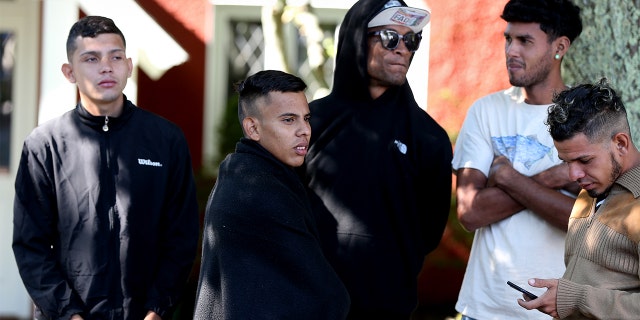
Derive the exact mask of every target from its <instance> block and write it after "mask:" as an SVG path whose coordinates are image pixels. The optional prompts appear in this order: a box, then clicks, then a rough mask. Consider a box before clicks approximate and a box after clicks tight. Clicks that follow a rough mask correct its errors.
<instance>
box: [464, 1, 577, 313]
mask: <svg viewBox="0 0 640 320" xmlns="http://www.w3.org/2000/svg"><path fill="white" fill-rule="evenodd" d="M501 17H502V19H504V20H505V21H507V26H506V29H505V31H504V36H505V54H506V66H507V71H508V73H509V82H510V83H511V85H513V87H511V88H509V89H507V90H504V91H501V92H497V93H493V94H490V95H488V96H485V97H483V98H480V99H479V100H478V101H476V102H475V103H474V104H473V105H472V106H471V108H470V109H469V111H468V113H467V117H466V119H465V121H464V123H463V125H462V128H461V130H460V134H459V136H458V140H457V142H456V146H455V150H454V158H453V161H452V166H453V170H454V172H455V174H456V175H457V187H456V196H457V201H458V204H457V211H458V218H459V220H460V223H461V224H462V226H463V227H464V228H465V229H467V230H469V231H475V235H474V240H473V246H472V249H471V256H470V258H469V263H468V266H467V270H466V272H465V277H464V280H463V283H462V288H461V290H460V294H459V297H458V301H457V303H456V310H457V311H458V312H460V313H461V314H462V316H463V318H462V319H477V320H486V319H547V318H548V316H546V315H545V314H542V313H540V312H534V311H528V310H524V309H522V308H519V306H518V305H517V304H516V303H515V301H516V300H517V299H518V298H520V297H522V294H520V293H519V292H518V291H515V290H513V289H512V288H510V287H509V286H507V284H506V282H507V281H512V282H514V283H516V284H520V285H521V286H525V287H526V289H530V291H534V293H535V292H537V291H535V290H536V288H531V287H529V286H526V280H527V279H529V278H530V277H532V276H538V277H543V278H544V277H549V278H558V277H560V276H562V274H563V272H564V260H563V253H564V238H565V235H566V229H567V223H568V219H569V214H570V212H571V208H572V206H573V202H574V194H575V193H577V191H578V189H579V188H578V186H577V184H575V183H573V182H571V181H570V179H569V175H568V169H567V166H566V165H562V164H561V161H560V160H559V159H558V154H557V151H556V149H555V148H554V145H553V140H552V139H551V136H550V135H549V132H548V131H547V127H546V126H545V123H544V122H545V120H546V117H547V108H548V106H549V105H550V104H551V100H552V98H553V95H554V94H555V93H558V92H560V91H562V90H564V89H566V88H567V86H566V85H565V84H564V82H563V80H562V76H561V68H560V67H561V63H562V58H563V57H564V55H565V54H566V53H567V51H568V50H569V47H570V46H571V44H572V43H573V41H574V40H575V39H576V37H578V35H579V34H580V33H581V31H582V22H581V19H580V9H579V8H578V7H576V6H575V5H573V4H572V3H571V2H570V1H569V0H563V1H554V0H511V1H509V2H508V3H507V4H506V5H505V7H504V11H503V13H502V15H501ZM569 191H571V192H569ZM543 275H544V276H543Z"/></svg>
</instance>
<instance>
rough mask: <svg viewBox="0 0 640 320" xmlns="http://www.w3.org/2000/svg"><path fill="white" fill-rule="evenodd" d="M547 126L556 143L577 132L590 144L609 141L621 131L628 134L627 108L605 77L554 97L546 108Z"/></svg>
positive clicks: (571, 136)
mask: <svg viewBox="0 0 640 320" xmlns="http://www.w3.org/2000/svg"><path fill="white" fill-rule="evenodd" d="M546 124H547V125H548V126H549V133H551V137H552V138H553V140H555V141H565V140H567V139H571V138H573V137H574V136H576V135H577V134H580V133H583V134H584V135H585V136H586V137H587V139H588V140H589V142H592V143H594V142H601V141H605V139H607V138H608V139H611V138H612V137H613V136H614V135H615V134H617V133H620V132H625V133H627V134H629V135H630V132H629V120H628V119H627V111H626V108H625V107H624V104H623V103H622V99H621V98H620V96H619V95H618V94H617V93H616V91H615V90H614V89H612V88H611V87H610V86H609V84H608V82H607V79H606V78H602V79H600V81H598V82H596V83H595V84H581V85H579V86H576V87H573V88H570V89H567V90H565V91H562V92H560V93H559V94H557V95H556V96H555V97H554V98H553V104H552V105H551V106H550V107H549V114H548V117H547V121H546Z"/></svg>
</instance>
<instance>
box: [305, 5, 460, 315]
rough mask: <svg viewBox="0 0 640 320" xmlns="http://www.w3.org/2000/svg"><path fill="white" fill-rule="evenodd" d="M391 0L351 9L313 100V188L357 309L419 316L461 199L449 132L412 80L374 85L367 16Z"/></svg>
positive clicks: (328, 246)
mask: <svg viewBox="0 0 640 320" xmlns="http://www.w3.org/2000/svg"><path fill="white" fill-rule="evenodd" d="M386 2H387V0H360V1H358V2H356V3H355V4H354V5H353V7H351V9H350V10H349V11H348V12H347V14H346V16H345V18H344V20H343V23H342V25H341V27H340V34H339V39H338V51H337V56H336V68H335V73H334V78H333V79H334V81H333V89H332V91H331V94H330V95H329V96H327V97H325V98H322V99H319V100H316V101H313V102H311V103H310V104H309V107H310V109H311V114H312V117H311V131H312V135H311V141H310V143H311V146H310V149H309V153H308V154H307V157H306V174H307V175H308V178H309V179H310V180H309V187H310V188H311V191H312V192H311V194H310V197H311V198H312V203H313V210H314V213H315V214H316V215H318V217H319V221H320V222H319V225H318V228H319V231H320V236H321V242H322V245H323V248H324V251H325V254H326V256H327V259H328V260H329V261H330V262H331V263H332V265H333V267H334V268H335V270H336V272H337V273H338V275H339V276H340V278H341V279H342V281H343V282H344V283H345V285H346V287H347V289H348V291H349V295H350V296H351V312H350V316H349V317H350V319H358V318H364V319H367V318H376V319H380V318H386V319H398V318H405V319H408V318H409V314H410V313H411V311H412V310H413V309H414V308H415V306H416V304H417V276H418V273H419V272H420V270H421V267H422V264H423V261H424V258H425V256H426V255H427V254H428V253H429V252H431V251H432V250H433V249H434V248H436V246H437V245H438V243H439V242H440V238H441V237H442V233H443V231H444V227H445V224H446V222H447V218H448V214H449V208H450V204H451V203H450V201H451V178H452V176H451V158H452V148H451V143H450V141H449V137H448V136H447V133H446V132H445V131H444V129H443V128H442V127H440V125H438V123H436V121H434V120H433V119H432V118H431V117H430V116H429V115H428V114H427V113H426V112H424V110H422V109H420V107H419V106H418V104H417V103H416V101H415V99H414V97H413V93H412V91H411V88H410V87H409V83H407V82H405V83H404V84H403V85H400V86H396V87H390V88H389V89H387V90H386V91H385V93H384V94H382V96H380V97H378V98H377V99H373V98H372V97H371V94H370V93H369V83H370V77H369V75H368V71H367V51H368V39H369V35H368V28H367V24H368V21H370V20H371V19H372V18H373V17H374V16H375V15H376V14H377V13H378V12H380V10H381V9H382V8H383V6H384V5H385V4H386ZM401 3H403V2H402V1H401ZM378 45H379V44H378ZM425 76H426V75H425Z"/></svg>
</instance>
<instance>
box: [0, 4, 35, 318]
mask: <svg viewBox="0 0 640 320" xmlns="http://www.w3.org/2000/svg"><path fill="white" fill-rule="evenodd" d="M0 31H1V32H12V33H14V34H15V39H16V52H15V62H16V65H15V66H14V74H13V84H14V86H13V93H12V94H13V105H14V110H13V112H12V119H11V142H10V143H11V147H10V155H9V170H8V172H4V173H0V257H2V259H0V288H2V290H0V318H5V317H6V318H10V317H13V318H18V319H27V318H30V317H31V314H32V309H33V307H32V304H31V300H30V299H29V296H28V295H27V292H26V290H25V288H24V285H23V284H22V280H21V279H20V276H19V274H18V268H17V266H16V263H15V259H14V258H13V250H12V249H11V242H12V238H13V237H12V235H13V197H14V180H15V175H16V171H17V168H18V163H19V161H20V152H21V150H22V142H23V140H24V138H25V137H26V136H27V135H28V134H29V132H30V131H31V130H32V129H33V128H34V127H35V126H36V123H37V119H36V115H37V109H38V86H37V83H38V65H39V63H38V56H39V55H38V52H39V32H40V3H39V1H29V0H16V1H0Z"/></svg>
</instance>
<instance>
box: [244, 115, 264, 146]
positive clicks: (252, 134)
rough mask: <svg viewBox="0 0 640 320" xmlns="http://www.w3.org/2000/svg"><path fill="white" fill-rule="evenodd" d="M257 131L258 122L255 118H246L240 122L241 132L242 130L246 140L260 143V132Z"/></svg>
mask: <svg viewBox="0 0 640 320" xmlns="http://www.w3.org/2000/svg"><path fill="white" fill-rule="evenodd" d="M258 129H259V122H258V120H257V119H256V118H253V117H246V118H244V119H243V120H242V130H244V134H245V135H246V136H247V138H249V139H251V140H254V141H260V130H258Z"/></svg>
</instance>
